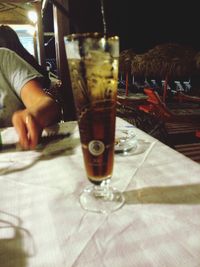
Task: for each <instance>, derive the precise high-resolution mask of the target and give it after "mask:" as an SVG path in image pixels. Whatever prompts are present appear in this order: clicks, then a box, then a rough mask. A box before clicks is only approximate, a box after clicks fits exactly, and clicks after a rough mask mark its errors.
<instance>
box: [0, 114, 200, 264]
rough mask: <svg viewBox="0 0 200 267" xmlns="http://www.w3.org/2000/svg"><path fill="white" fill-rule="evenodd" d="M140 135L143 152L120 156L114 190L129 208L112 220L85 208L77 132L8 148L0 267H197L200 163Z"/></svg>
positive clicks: (2, 180)
mask: <svg viewBox="0 0 200 267" xmlns="http://www.w3.org/2000/svg"><path fill="white" fill-rule="evenodd" d="M122 125H123V126H124V127H125V126H126V125H127V123H126V122H124V121H123V120H121V119H117V127H119V126H122ZM135 132H136V135H137V138H138V139H139V146H140V148H144V149H143V150H144V151H142V150H141V153H139V154H136V155H132V156H127V157H124V156H120V155H116V157H115V165H114V174H113V178H112V184H113V185H114V186H115V187H116V188H118V189H120V190H122V191H123V192H124V195H125V198H126V204H125V205H124V206H123V208H122V209H120V210H118V211H116V212H114V213H111V214H109V215H105V214H97V213H91V212H86V211H85V210H83V209H82V208H81V207H80V204H79V201H78V197H79V194H80V192H81V190H82V188H83V187H84V186H85V185H87V184H88V183H89V182H88V181H87V178H86V175H85V171H84V167H83V160H82V154H81V147H80V143H79V137H78V131H77V130H76V133H75V134H74V135H73V137H72V138H64V139H62V140H55V141H52V142H51V143H50V144H46V145H43V146H39V147H38V149H37V150H35V151H19V150H16V151H11V150H2V151H1V153H0V267H72V266H73V267H94V266H103V267H110V266H113V267H157V266H159V267H165V266H166V267H180V266H181V267H199V266H200V165H199V164H197V163H195V162H193V161H191V160H190V159H188V158H186V157H185V156H183V155H181V154H179V153H177V152H176V151H174V150H173V149H171V148H169V147H167V146H166V145H164V144H162V143H161V142H159V141H158V140H156V139H154V138H152V137H151V136H149V135H147V134H145V133H144V132H142V131H141V130H139V129H135Z"/></svg>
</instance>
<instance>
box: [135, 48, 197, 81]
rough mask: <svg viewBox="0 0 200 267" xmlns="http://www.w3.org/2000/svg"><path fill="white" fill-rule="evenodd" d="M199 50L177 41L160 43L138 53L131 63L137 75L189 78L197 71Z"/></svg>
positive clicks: (157, 77) (158, 77) (156, 77)
mask: <svg viewBox="0 0 200 267" xmlns="http://www.w3.org/2000/svg"><path fill="white" fill-rule="evenodd" d="M196 54H197V51H196V50H195V49H193V48H192V47H189V46H184V45H180V44H175V43H167V44H160V45H157V46H155V47H154V48H153V49H151V50H149V51H148V52H146V53H144V54H140V55H136V56H135V57H134V60H133V61H132V65H131V73H132V74H133V75H134V76H135V77H137V76H138V77H146V78H154V79H165V78H168V79H187V78H190V77H191V75H192V74H194V73H196V71H197V68H196V63H195V55H196Z"/></svg>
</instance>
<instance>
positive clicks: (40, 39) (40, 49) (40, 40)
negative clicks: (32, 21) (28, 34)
mask: <svg viewBox="0 0 200 267" xmlns="http://www.w3.org/2000/svg"><path fill="white" fill-rule="evenodd" d="M34 7H35V11H36V13H37V17H38V21H37V24H36V39H37V55H38V62H39V64H40V65H42V66H43V67H44V68H46V58H45V52H44V32H43V23H42V14H41V11H42V6H41V2H38V1H37V2H35V3H34Z"/></svg>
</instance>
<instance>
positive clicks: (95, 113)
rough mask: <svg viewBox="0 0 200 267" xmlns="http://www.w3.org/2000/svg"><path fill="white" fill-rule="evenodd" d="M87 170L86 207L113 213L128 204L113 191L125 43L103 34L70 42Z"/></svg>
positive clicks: (68, 51) (67, 41)
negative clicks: (121, 46)
mask: <svg viewBox="0 0 200 267" xmlns="http://www.w3.org/2000/svg"><path fill="white" fill-rule="evenodd" d="M64 42H65V49H66V54H67V60H68V64H69V71H70V79H71V83H72V90H73V96H74V101H75V106H76V112H77V120H78V125H79V132H80V140H81V145H82V152H83V158H84V164H85V170H86V174H87V177H88V179H89V181H90V182H91V185H90V186H88V187H87V188H85V189H84V190H83V192H82V193H81V195H80V203H81V205H82V207H83V208H84V209H86V210H90V211H95V212H103V213H108V212H111V211H114V210H116V209H118V208H120V207H121V206H122V205H123V203H124V197H123V194H122V193H120V192H119V191H117V190H116V189H114V188H112V187H111V186H110V179H111V176H112V172H113V163H114V142H115V116H116V94H117V83H118V57H119V38H118V37H117V36H110V37H108V36H104V35H103V34H100V33H84V34H71V35H69V36H65V37H64Z"/></svg>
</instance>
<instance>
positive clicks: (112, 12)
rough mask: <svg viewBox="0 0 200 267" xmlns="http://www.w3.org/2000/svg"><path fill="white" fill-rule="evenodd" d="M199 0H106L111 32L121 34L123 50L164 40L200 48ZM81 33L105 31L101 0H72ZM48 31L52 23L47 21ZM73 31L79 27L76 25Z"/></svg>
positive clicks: (46, 28)
mask: <svg viewBox="0 0 200 267" xmlns="http://www.w3.org/2000/svg"><path fill="white" fill-rule="evenodd" d="M197 3H198V1H194V0H190V1H177V0H174V1H165V0H160V1H149V0H104V8H105V17H106V22H107V31H108V32H109V33H115V34H118V35H119V37H120V48H121V50H124V49H128V48H133V49H134V50H135V51H136V52H138V53H140V52H144V51H145V50H147V49H149V48H152V47H153V46H154V45H156V44H159V43H164V42H178V43H182V44H188V45H191V46H193V47H194V48H196V49H198V50H200V14H199V8H198V7H197ZM69 4H70V9H69V11H70V14H71V16H72V17H73V19H74V21H75V23H76V24H77V25H78V29H79V30H78V31H79V32H85V31H103V24H102V15H101V7H100V0H69ZM44 25H45V30H46V31H50V30H52V29H48V27H50V26H49V25H51V23H50V21H49V16H48V23H46V22H45V20H44ZM72 31H75V28H73V27H72Z"/></svg>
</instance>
